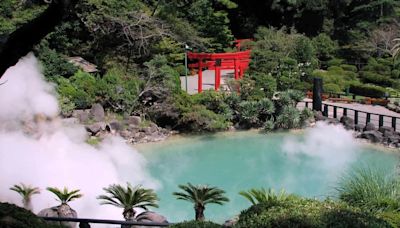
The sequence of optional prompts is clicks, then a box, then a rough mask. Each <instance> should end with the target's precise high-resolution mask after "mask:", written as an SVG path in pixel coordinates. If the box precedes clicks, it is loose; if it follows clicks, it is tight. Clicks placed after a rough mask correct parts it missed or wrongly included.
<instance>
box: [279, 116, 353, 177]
mask: <svg viewBox="0 0 400 228" xmlns="http://www.w3.org/2000/svg"><path fill="white" fill-rule="evenodd" d="M282 149H283V151H284V152H285V153H287V154H288V155H289V158H291V159H296V158H298V157H301V156H309V157H312V158H315V159H318V164H320V166H321V167H322V168H324V169H328V170H329V169H335V170H341V169H343V168H345V167H346V166H347V165H348V164H350V163H352V162H354V160H355V159H356V157H357V151H359V150H358V149H359V146H358V145H357V142H356V141H355V140H354V138H353V136H352V133H351V132H350V131H347V130H345V129H344V128H343V126H342V125H328V124H327V123H324V122H318V123H317V124H316V126H315V127H314V128H309V129H307V130H306V132H305V134H304V137H303V138H302V139H301V140H299V139H296V138H294V137H287V138H286V139H285V141H284V143H283V146H282Z"/></svg>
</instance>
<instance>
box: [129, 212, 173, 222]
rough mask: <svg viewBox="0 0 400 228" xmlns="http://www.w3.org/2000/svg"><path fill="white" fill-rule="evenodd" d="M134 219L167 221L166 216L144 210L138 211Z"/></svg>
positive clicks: (139, 220) (140, 220)
mask: <svg viewBox="0 0 400 228" xmlns="http://www.w3.org/2000/svg"><path fill="white" fill-rule="evenodd" d="M136 221H138V222H157V223H168V220H167V218H165V217H164V216H162V215H160V214H158V213H156V212H152V211H145V212H143V213H140V214H139V215H137V216H136Z"/></svg>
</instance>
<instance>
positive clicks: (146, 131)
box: [143, 127, 157, 135]
mask: <svg viewBox="0 0 400 228" xmlns="http://www.w3.org/2000/svg"><path fill="white" fill-rule="evenodd" d="M156 131H157V129H155V128H153V127H145V128H143V132H144V133H145V134H146V135H151V134H153V133H154V132H156Z"/></svg>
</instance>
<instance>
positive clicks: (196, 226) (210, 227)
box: [170, 221, 222, 228]
mask: <svg viewBox="0 0 400 228" xmlns="http://www.w3.org/2000/svg"><path fill="white" fill-rule="evenodd" d="M170 227H171V228H221V227H222V226H221V225H219V224H216V223H213V222H209V221H203V222H201V221H185V222H180V223H177V224H174V225H172V226H170Z"/></svg>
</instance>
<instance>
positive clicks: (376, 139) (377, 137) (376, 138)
mask: <svg viewBox="0 0 400 228" xmlns="http://www.w3.org/2000/svg"><path fill="white" fill-rule="evenodd" d="M361 138H363V139H368V140H369V141H371V142H373V143H380V142H382V141H383V135H382V133H381V132H379V131H364V132H363V133H362V134H361Z"/></svg>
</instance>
